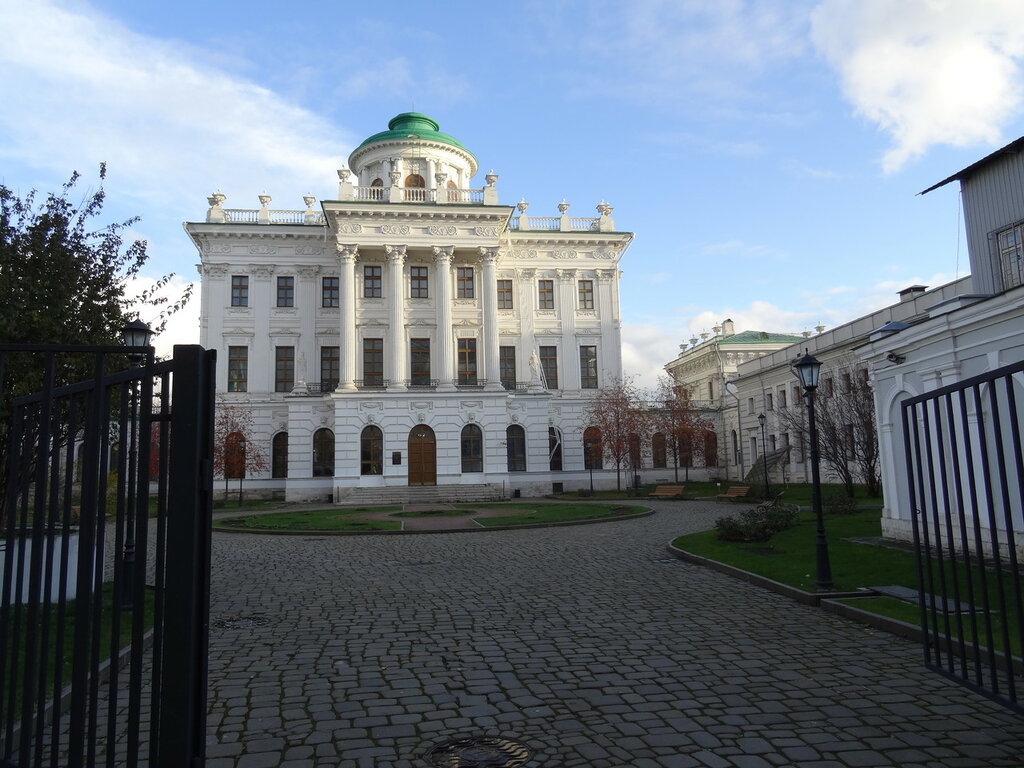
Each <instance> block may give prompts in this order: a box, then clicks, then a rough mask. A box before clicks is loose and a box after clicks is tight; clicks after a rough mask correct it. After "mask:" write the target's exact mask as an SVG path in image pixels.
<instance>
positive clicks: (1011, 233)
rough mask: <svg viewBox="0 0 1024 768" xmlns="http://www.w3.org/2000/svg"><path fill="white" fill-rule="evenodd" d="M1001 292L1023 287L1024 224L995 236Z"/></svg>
mask: <svg viewBox="0 0 1024 768" xmlns="http://www.w3.org/2000/svg"><path fill="white" fill-rule="evenodd" d="M996 242H997V245H998V248H999V268H1000V271H1001V272H1002V277H1003V290H1009V289H1010V288H1015V287H1016V286H1018V285H1024V223H1021V224H1017V225H1015V226H1013V227H1010V228H1009V229H1005V230H1003V231H1002V232H1000V233H999V234H997V235H996Z"/></svg>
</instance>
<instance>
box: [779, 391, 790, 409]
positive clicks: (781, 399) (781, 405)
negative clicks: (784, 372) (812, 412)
mask: <svg viewBox="0 0 1024 768" xmlns="http://www.w3.org/2000/svg"><path fill="white" fill-rule="evenodd" d="M788 407H789V406H788V405H786V390H785V389H780V390H779V408H788Z"/></svg>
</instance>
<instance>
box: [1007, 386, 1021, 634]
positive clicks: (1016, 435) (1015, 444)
mask: <svg viewBox="0 0 1024 768" xmlns="http://www.w3.org/2000/svg"><path fill="white" fill-rule="evenodd" d="M1005 383H1006V402H1007V411H1008V412H1009V414H1010V418H1009V419H1008V424H1009V426H1010V441H1011V445H1012V448H1013V449H1012V451H1011V452H1010V455H1011V456H1013V461H1014V474H1015V475H1016V476H1017V488H1016V493H1017V498H1018V499H1020V500H1021V506H1022V509H1021V515H1022V516H1024V455H1022V454H1024V451H1022V447H1021V436H1020V428H1021V419H1020V418H1019V412H1018V410H1017V396H1016V394H1015V393H1014V388H1013V374H1012V373H1008V374H1006V378H1005ZM1007 498H1010V497H1009V495H1007ZM1011 513H1012V510H1010V509H1007V515H1008V516H1010V517H1011V518H1012V514H1011ZM1011 524H1012V523H1011V520H1010V519H1008V521H1007V525H1011ZM1015 534H1016V531H1014V530H1013V529H1010V528H1008V529H1007V532H1006V535H1007V541H1008V542H1009V547H1010V549H1011V550H1012V551H1014V561H1013V575H1014V583H1015V584H1016V585H1017V590H1018V592H1017V639H1018V642H1019V643H1020V646H1019V647H1020V648H1021V652H1022V653H1024V611H1022V608H1021V596H1020V591H1019V590H1020V571H1019V569H1018V566H1019V564H1018V562H1017V560H1016V541H1015V538H1016V535H1015Z"/></svg>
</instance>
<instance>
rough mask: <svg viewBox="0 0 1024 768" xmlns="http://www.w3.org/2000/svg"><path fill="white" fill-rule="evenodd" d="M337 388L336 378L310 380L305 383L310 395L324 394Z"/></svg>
mask: <svg viewBox="0 0 1024 768" xmlns="http://www.w3.org/2000/svg"><path fill="white" fill-rule="evenodd" d="M337 388H338V380H337V379H335V380H334V381H311V382H309V383H307V384H306V391H307V392H309V394H311V395H326V394H328V393H330V392H333V391H334V390H336V389H337Z"/></svg>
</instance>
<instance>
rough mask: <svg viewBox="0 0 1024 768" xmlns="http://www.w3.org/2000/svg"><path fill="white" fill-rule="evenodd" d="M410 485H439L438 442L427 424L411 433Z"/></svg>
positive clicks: (419, 426) (418, 426) (421, 425)
mask: <svg viewBox="0 0 1024 768" xmlns="http://www.w3.org/2000/svg"><path fill="white" fill-rule="evenodd" d="M409 485H437V441H436V439H435V438H434V430H432V429H431V428H430V427H428V426H427V425H426V424H417V425H416V426H415V427H413V428H412V430H411V431H410V432H409Z"/></svg>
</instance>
